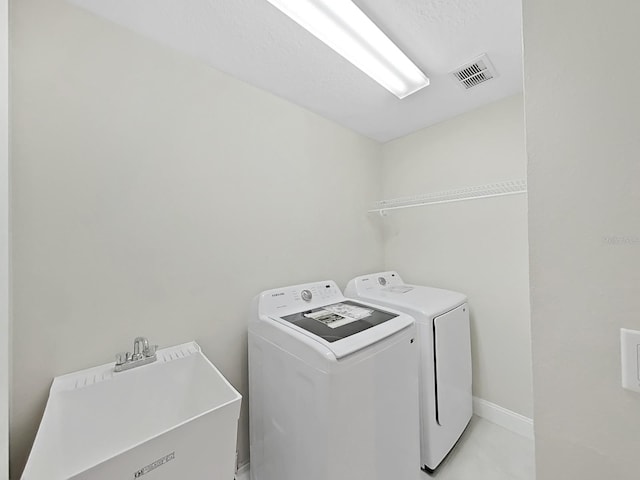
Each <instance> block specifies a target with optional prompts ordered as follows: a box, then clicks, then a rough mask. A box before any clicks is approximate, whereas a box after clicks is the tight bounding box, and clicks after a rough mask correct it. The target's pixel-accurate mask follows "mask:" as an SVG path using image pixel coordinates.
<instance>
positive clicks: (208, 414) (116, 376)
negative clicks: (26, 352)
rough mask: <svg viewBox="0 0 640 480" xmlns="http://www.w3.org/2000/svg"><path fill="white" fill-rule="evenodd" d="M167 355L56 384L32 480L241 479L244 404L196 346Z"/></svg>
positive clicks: (34, 453)
mask: <svg viewBox="0 0 640 480" xmlns="http://www.w3.org/2000/svg"><path fill="white" fill-rule="evenodd" d="M157 356H158V360H157V361H156V362H154V363H151V364H149V365H144V366H141V367H137V368H133V369H131V370H127V371H124V372H119V373H114V372H113V364H112V363H111V364H107V365H103V366H100V367H96V368H91V369H88V370H83V371H80V372H76V373H72V374H69V375H64V376H61V377H56V378H55V379H54V381H53V385H52V386H51V391H50V393H49V400H48V402H47V407H46V409H45V412H44V417H43V419H42V422H41V424H40V428H39V430H38V434H37V436H36V440H35V442H34V445H33V448H32V450H31V454H30V455H29V461H28V462H27V466H26V468H25V471H24V473H23V475H22V478H23V479H24V480H40V479H42V480H57V479H74V480H80V479H87V480H89V479H91V480H94V479H95V480H114V479H120V478H121V479H129V478H130V479H134V478H142V479H143V480H146V479H147V478H149V480H175V479H179V478H193V479H204V478H212V479H224V480H231V479H233V475H234V471H235V451H236V437H237V425H238V417H239V415H240V402H241V399H242V397H241V396H240V394H239V393H238V392H237V391H236V390H235V389H234V388H233V387H232V386H231V384H230V383H229V382H227V380H226V379H225V378H224V377H223V376H222V375H221V374H220V372H219V371H218V370H217V369H216V368H215V367H214V366H213V365H212V364H211V362H209V360H208V359H207V358H206V357H205V356H204V355H203V354H202V352H201V351H200V347H199V346H198V344H197V343H195V342H192V343H186V344H184V345H179V346H176V347H171V348H166V349H162V350H158V352H157ZM152 472H153V474H152V475H151V473H152ZM147 474H149V476H148V477H147V476H146V475H147Z"/></svg>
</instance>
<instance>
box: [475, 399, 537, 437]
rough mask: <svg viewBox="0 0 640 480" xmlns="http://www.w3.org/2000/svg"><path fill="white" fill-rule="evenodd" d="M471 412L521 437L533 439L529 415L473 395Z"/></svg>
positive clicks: (531, 422)
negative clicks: (526, 415)
mask: <svg viewBox="0 0 640 480" xmlns="http://www.w3.org/2000/svg"><path fill="white" fill-rule="evenodd" d="M473 413H475V414H476V415H477V416H479V417H482V418H484V419H485V420H488V421H490V422H491V423H495V424H496V425H500V426H501V427H503V428H506V429H507V430H511V431H512V432H514V433H517V434H519V435H522V436H523V437H527V438H531V439H533V420H532V419H531V418H529V417H525V416H524V415H520V414H519V413H516V412H512V411H511V410H507V409H506V408H503V407H501V406H500V405H496V404H495V403H491V402H487V401H486V400H484V399H482V398H478V397H473Z"/></svg>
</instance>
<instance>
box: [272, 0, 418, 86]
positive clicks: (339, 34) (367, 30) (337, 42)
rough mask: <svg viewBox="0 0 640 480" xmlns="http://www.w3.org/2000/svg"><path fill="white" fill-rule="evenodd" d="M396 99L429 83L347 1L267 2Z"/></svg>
mask: <svg viewBox="0 0 640 480" xmlns="http://www.w3.org/2000/svg"><path fill="white" fill-rule="evenodd" d="M267 1H268V2H269V3H270V4H272V5H273V6H274V7H276V8H277V9H278V10H280V11H281V12H282V13H284V14H285V15H287V16H288V17H290V18H291V19H292V20H294V21H295V22H296V23H298V24H299V25H300V26H302V27H304V28H305V29H307V30H308V31H309V32H310V33H312V34H313V35H314V36H316V37H317V38H318V39H319V40H322V41H323V42H324V43H326V44H327V45H328V46H329V47H331V48H332V49H333V50H335V51H336V52H337V53H339V54H340V55H342V56H343V57H344V58H346V59H347V60H349V61H350V62H351V63H353V64H354V65H355V66H356V67H358V68H359V69H360V70H362V71H363V72H364V73H366V74H367V75H369V76H370V77H371V78H373V79H374V80H375V81H376V82H378V83H379V84H380V85H382V86H383V87H385V88H386V89H387V90H389V91H390V92H391V93H393V94H394V95H396V96H397V97H398V98H404V97H406V96H407V95H411V94H412V93H414V92H416V91H418V90H420V89H421V88H424V87H426V86H427V85H429V79H428V78H427V77H426V75H425V74H424V73H422V72H421V71H420V69H419V68H418V67H417V66H416V65H415V64H414V63H413V62H412V61H411V60H409V58H408V57H407V56H406V55H405V54H404V53H402V50H400V49H399V48H398V47H397V46H396V45H395V44H394V43H393V42H392V41H391V40H390V39H389V37H387V36H386V35H385V34H384V33H383V32H382V31H381V30H380V29H379V28H378V27H377V26H376V25H375V24H374V23H373V22H372V21H371V20H370V19H369V17H367V16H366V15H365V14H364V13H363V12H362V10H360V9H359V8H358V7H357V6H356V5H355V4H354V3H353V2H352V1H351V0H267Z"/></svg>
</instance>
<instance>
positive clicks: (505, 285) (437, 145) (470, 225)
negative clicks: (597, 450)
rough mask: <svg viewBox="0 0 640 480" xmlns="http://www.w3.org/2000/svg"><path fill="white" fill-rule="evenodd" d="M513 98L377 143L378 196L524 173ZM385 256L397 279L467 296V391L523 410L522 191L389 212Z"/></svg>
mask: <svg viewBox="0 0 640 480" xmlns="http://www.w3.org/2000/svg"><path fill="white" fill-rule="evenodd" d="M523 119H524V112H523V99H522V96H521V95H518V96H515V97H510V98H508V99H506V100H502V101H500V102H496V103H493V104H491V105H489V106H486V107H483V108H480V109H477V110H474V111H472V112H470V113H467V114H465V115H462V116H460V117H457V118H454V119H452V120H449V121H447V122H444V123H441V124H438V125H435V126H433V127H430V128H426V129H424V130H421V131H419V132H417V133H415V134H413V135H410V136H407V137H404V138H401V139H399V140H396V141H393V142H390V143H387V144H385V145H384V147H383V185H384V197H385V198H395V197H403V196H408V195H418V194H422V193H429V192H439V191H443V190H449V189H455V188H460V187H466V186H473V185H483V184H488V183H494V182H499V181H505V180H516V179H524V178H525V175H526V154H525V143H524V124H523ZM383 222H384V224H385V228H386V230H385V263H386V266H387V268H389V269H394V270H397V271H398V272H399V273H400V274H401V275H402V277H403V279H405V281H408V282H413V283H418V284H425V285H433V286H439V287H442V288H448V289H452V290H457V291H461V292H464V293H466V294H467V295H468V296H469V302H470V305H471V322H472V344H473V368H474V370H473V375H474V380H473V382H474V385H473V390H474V395H475V396H477V397H480V398H483V399H485V400H487V401H489V402H492V403H495V404H497V405H499V406H501V407H503V408H506V409H508V410H511V411H514V412H517V413H519V414H521V415H524V416H527V417H531V416H532V404H531V395H532V393H531V350H530V344H531V340H530V333H529V328H530V326H529V315H530V313H529V301H528V295H529V291H528V288H529V284H528V265H527V257H528V247H527V212H526V197H525V196H524V195H519V196H510V197H500V198H491V199H482V200H473V201H468V202H460V203H451V204H442V205H432V206H425V207H417V208H411V209H405V210H397V211H393V212H389V215H388V217H386V218H385V219H384V220H383Z"/></svg>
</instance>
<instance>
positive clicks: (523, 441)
mask: <svg viewBox="0 0 640 480" xmlns="http://www.w3.org/2000/svg"><path fill="white" fill-rule="evenodd" d="M429 477H431V478H432V479H433V480H535V468H534V454H533V440H531V439H529V438H525V437H523V436H521V435H518V434H516V433H513V432H511V431H509V430H506V429H504V428H502V427H499V426H498V425H495V424H493V423H491V422H488V421H487V420H484V419H483V418H479V417H475V416H474V417H473V418H472V419H471V423H470V424H469V426H468V427H467V430H466V432H465V433H464V435H463V436H462V439H460V442H459V443H458V445H456V447H455V448H454V449H453V451H452V452H451V453H450V454H449V456H448V457H447V458H446V459H445V460H444V462H442V464H441V465H440V467H439V468H438V469H437V470H436V472H435V473H434V474H432V475H427V474H425V475H424V479H425V480H430V478H429Z"/></svg>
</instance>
